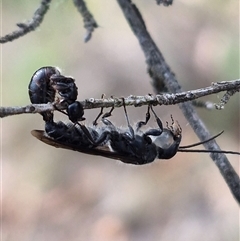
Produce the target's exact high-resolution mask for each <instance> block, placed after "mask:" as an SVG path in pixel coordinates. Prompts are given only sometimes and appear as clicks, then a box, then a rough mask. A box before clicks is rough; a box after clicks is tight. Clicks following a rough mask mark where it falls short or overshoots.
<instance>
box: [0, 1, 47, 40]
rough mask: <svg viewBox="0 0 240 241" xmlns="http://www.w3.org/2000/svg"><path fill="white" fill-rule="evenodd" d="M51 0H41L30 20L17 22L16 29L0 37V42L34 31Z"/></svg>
mask: <svg viewBox="0 0 240 241" xmlns="http://www.w3.org/2000/svg"><path fill="white" fill-rule="evenodd" d="M50 2H51V0H42V2H41V4H40V6H39V7H38V9H37V10H36V11H35V13H34V15H33V17H32V19H31V20H29V21H27V22H25V23H17V26H18V27H19V29H18V30H15V31H13V32H12V33H10V34H7V35H5V36H3V37H1V38H0V43H2V44H3V43H7V42H10V41H13V40H14V39H17V38H19V37H22V36H24V35H26V34H27V33H29V32H31V31H34V30H35V29H36V28H37V27H38V26H39V25H40V24H41V23H42V21H43V18H44V16H45V14H46V13H47V11H48V10H49V5H50Z"/></svg>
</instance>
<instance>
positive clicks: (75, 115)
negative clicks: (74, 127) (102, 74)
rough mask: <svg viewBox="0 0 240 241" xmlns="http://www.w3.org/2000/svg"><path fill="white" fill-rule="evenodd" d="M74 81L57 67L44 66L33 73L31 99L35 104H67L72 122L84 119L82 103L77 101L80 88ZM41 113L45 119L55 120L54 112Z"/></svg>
mask: <svg viewBox="0 0 240 241" xmlns="http://www.w3.org/2000/svg"><path fill="white" fill-rule="evenodd" d="M74 81H75V80H74V79H73V78H71V77H65V76H63V75H61V73H60V70H59V69H58V68H56V67H51V66H47V67H42V68H40V69H38V70H37V71H36V72H35V73H34V74H33V76H32V78H31V81H30V83H29V86H28V93H29V97H30V100H31V102H32V103H33V104H44V103H48V102H50V103H55V104H61V105H66V109H67V115H68V116H69V119H70V120H71V121H72V122H77V121H81V120H84V118H83V114H84V112H83V108H82V105H81V104H80V102H78V101H76V99H77V95H78V88H77V86H76V84H75V82H74ZM56 109H57V108H56ZM58 110H59V109H58ZM59 111H61V110H59ZM61 112H63V111H61ZM63 113H64V112H63ZM41 115H42V116H43V120H44V121H51V120H53V113H52V112H44V113H41Z"/></svg>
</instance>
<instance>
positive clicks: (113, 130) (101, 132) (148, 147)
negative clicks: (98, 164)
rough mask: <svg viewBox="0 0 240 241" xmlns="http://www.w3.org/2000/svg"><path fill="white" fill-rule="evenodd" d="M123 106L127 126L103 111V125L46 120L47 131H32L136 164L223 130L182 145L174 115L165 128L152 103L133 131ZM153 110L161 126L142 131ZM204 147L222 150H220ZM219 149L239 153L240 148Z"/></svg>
mask: <svg viewBox="0 0 240 241" xmlns="http://www.w3.org/2000/svg"><path fill="white" fill-rule="evenodd" d="M123 103H124V100H123ZM123 107H124V113H125V117H126V120H127V125H128V129H127V130H123V129H121V128H117V127H116V126H115V125H113V124H112V123H111V122H110V121H109V120H108V119H107V118H106V116H109V115H104V116H103V118H102V122H103V126H102V127H98V126H92V127H86V126H84V128H85V130H83V129H82V128H79V127H78V126H76V125H73V124H71V123H70V124H64V123H63V122H57V123H56V122H53V121H50V122H46V125H45V132H44V131H41V130H33V131H32V132H31V133H32V135H33V136H35V137H36V138H37V139H39V140H41V141H43V142H45V143H46V144H48V145H52V146H55V147H60V148H65V149H70V150H75V151H79V152H83V153H86V154H91V155H99V156H104V157H107V158H112V159H117V160H120V161H122V162H124V163H129V164H135V165H143V164H147V163H151V162H153V161H154V160H155V159H170V158H172V157H173V156H174V155H176V153H177V152H179V151H182V152H184V151H191V150H185V149H186V148H188V147H193V146H197V145H200V144H203V143H205V142H208V141H210V140H212V139H214V138H216V137H217V136H219V135H221V134H222V132H221V133H219V134H218V135H216V136H214V137H212V138H210V139H208V140H206V141H204V142H200V143H196V144H192V145H189V146H183V147H181V146H179V145H180V142H181V138H182V134H181V132H182V130H181V127H180V125H179V124H178V123H177V122H176V123H175V122H174V121H173V119H172V125H171V126H169V125H168V124H167V128H163V125H162V121H161V120H160V118H159V117H158V116H157V115H156V113H155V112H154V110H153V108H152V106H149V108H148V112H147V115H146V120H145V121H141V122H139V123H138V124H137V128H136V130H135V131H134V129H133V127H132V126H131V125H130V122H129V119H128V115H127V111H126V107H125V104H124V105H123ZM112 110H113V109H112ZM150 110H151V112H152V113H153V114H154V116H155V119H156V122H157V125H158V128H156V129H150V130H147V131H146V132H142V131H141V127H142V126H143V125H146V124H147V122H148V120H149V118H150ZM95 122H96V121H95ZM89 137H90V138H89ZM194 151H196V150H193V152H194ZM201 151H203V152H217V153H219V151H210V150H200V152H201ZM220 152H221V153H228V154H238V155H240V153H238V152H228V151H220Z"/></svg>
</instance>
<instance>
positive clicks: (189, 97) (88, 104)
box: [0, 79, 240, 118]
mask: <svg viewBox="0 0 240 241" xmlns="http://www.w3.org/2000/svg"><path fill="white" fill-rule="evenodd" d="M239 89H240V79H239V80H232V81H222V82H217V83H213V84H212V85H211V86H209V87H206V88H201V89H196V90H191V91H185V92H181V93H176V94H170V93H166V94H159V95H155V96H154V95H150V94H149V95H146V96H133V95H131V96H129V97H127V98H125V99H124V101H125V105H126V106H132V105H133V106H135V107H137V106H142V105H149V104H151V105H154V106H155V105H175V104H179V103H182V102H186V101H195V100H196V99H198V98H200V97H203V96H207V95H211V94H215V93H219V92H222V91H228V92H229V91H236V90H239ZM228 92H227V93H228ZM195 102H196V101H195ZM81 104H82V106H83V108H84V109H94V108H101V107H106V108H108V107H113V106H114V107H121V106H122V105H123V100H122V98H116V97H111V98H106V99H94V98H90V99H86V100H85V101H81ZM198 106H200V107H205V108H207V109H214V108H215V106H216V104H213V103H211V102H206V103H205V105H203V104H202V102H201V105H198ZM57 108H58V109H61V110H64V109H65V108H66V106H61V105H57ZM54 110H56V108H55V107H54V105H53V104H52V103H49V104H39V105H36V104H33V105H27V106H23V107H18V106H16V107H0V117H1V118H3V117H7V116H11V115H19V114H29V113H31V114H35V113H42V112H46V111H54Z"/></svg>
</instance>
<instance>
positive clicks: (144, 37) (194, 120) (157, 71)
mask: <svg viewBox="0 0 240 241" xmlns="http://www.w3.org/2000/svg"><path fill="white" fill-rule="evenodd" d="M117 1H118V4H119V5H120V7H121V9H122V11H123V14H124V16H125V18H126V19H127V21H128V23H129V25H130V27H131V29H132V31H133V32H134V34H135V35H136V37H137V39H138V40H139V44H140V46H141V48H142V50H143V52H144V55H145V58H146V62H147V65H148V68H149V72H150V73H151V77H152V76H154V77H153V78H152V79H153V81H155V80H156V79H159V80H163V82H164V84H165V86H166V87H167V89H168V90H169V91H170V92H172V93H177V92H182V88H181V86H180V85H179V84H178V81H177V79H176V78H175V76H174V74H173V73H172V72H171V69H170V67H169V66H168V64H167V63H166V62H165V60H164V58H163V55H162V54H161V52H160V50H159V49H158V48H157V46H156V44H155V43H154V41H153V39H152V38H151V36H150V35H149V33H148V31H147V29H146V26H145V24H143V20H142V18H141V16H140V17H139V15H140V13H139V11H136V9H137V8H136V6H135V5H134V4H133V3H132V2H131V0H117ZM154 86H158V84H157V83H156V84H154ZM156 92H159V90H158V89H156ZM179 107H180V108H181V110H182V112H183V114H184V115H185V117H186V119H187V120H188V122H189V123H190V125H191V126H192V128H193V130H194V131H195V133H196V134H197V136H198V137H199V138H200V140H201V141H203V140H206V139H207V138H209V137H210V133H209V131H208V130H207V128H206V126H205V125H204V123H203V122H202V121H201V119H200V118H199V116H198V115H197V113H196V111H195V109H194V108H193V106H192V104H191V103H190V102H184V103H181V104H179ZM204 146H205V148H206V149H210V150H220V147H219V146H218V144H217V143H216V141H215V140H214V141H211V142H209V143H205V144H204ZM211 158H212V159H213V161H214V163H215V164H216V165H217V167H218V169H219V171H220V172H221V174H222V176H223V178H224V179H225V181H226V183H227V185H228V187H229V188H230V190H231V192H232V194H233V196H234V197H235V198H236V200H237V201H238V203H240V179H239V176H238V175H237V173H236V172H235V170H234V169H233V167H232V166H231V164H230V163H229V161H228V159H227V157H226V156H225V155H224V154H215V153H213V154H211Z"/></svg>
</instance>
